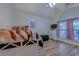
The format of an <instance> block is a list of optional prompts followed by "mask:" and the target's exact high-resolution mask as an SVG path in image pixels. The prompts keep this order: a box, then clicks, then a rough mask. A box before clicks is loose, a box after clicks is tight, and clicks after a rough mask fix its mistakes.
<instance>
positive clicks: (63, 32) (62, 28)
mask: <svg viewBox="0 0 79 59" xmlns="http://www.w3.org/2000/svg"><path fill="white" fill-rule="evenodd" d="M59 37H60V38H61V39H66V38H67V22H60V23H59Z"/></svg>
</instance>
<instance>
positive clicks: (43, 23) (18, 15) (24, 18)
mask: <svg viewBox="0 0 79 59" xmlns="http://www.w3.org/2000/svg"><path fill="white" fill-rule="evenodd" d="M14 15H15V25H20V26H22V25H29V24H30V21H31V20H34V21H35V25H36V27H35V28H32V31H34V32H38V34H49V27H50V26H49V19H47V18H44V17H40V16H35V15H31V14H28V13H27V12H23V11H18V10H15V14H14Z"/></svg>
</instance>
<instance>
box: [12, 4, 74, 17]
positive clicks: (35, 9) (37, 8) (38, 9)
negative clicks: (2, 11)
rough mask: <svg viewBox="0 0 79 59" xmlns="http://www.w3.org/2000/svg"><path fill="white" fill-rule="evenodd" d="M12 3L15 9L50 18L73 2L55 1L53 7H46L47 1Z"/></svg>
mask: <svg viewBox="0 0 79 59" xmlns="http://www.w3.org/2000/svg"><path fill="white" fill-rule="evenodd" d="M13 5H14V9H15V10H19V11H23V12H26V13H30V14H33V15H38V16H42V17H46V18H50V19H52V18H53V17H55V16H57V15H58V14H60V12H62V11H63V10H65V9H67V8H68V7H71V6H72V5H74V4H69V5H68V4H66V3H56V5H55V6H54V7H53V8H50V7H46V6H47V5H48V3H15V4H13Z"/></svg>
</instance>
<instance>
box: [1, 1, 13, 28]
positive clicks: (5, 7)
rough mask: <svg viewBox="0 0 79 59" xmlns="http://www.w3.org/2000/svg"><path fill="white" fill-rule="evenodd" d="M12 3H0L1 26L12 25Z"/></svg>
mask: <svg viewBox="0 0 79 59" xmlns="http://www.w3.org/2000/svg"><path fill="white" fill-rule="evenodd" d="M12 10H13V9H12V6H11V4H4V3H2V4H1V3H0V28H7V27H10V26H12V20H13V14H12V13H13V11H12Z"/></svg>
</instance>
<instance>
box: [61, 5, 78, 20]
mask: <svg viewBox="0 0 79 59" xmlns="http://www.w3.org/2000/svg"><path fill="white" fill-rule="evenodd" d="M75 17H79V6H76V7H73V8H70V9H68V10H66V11H64V13H63V14H62V15H61V17H60V20H67V19H69V18H75Z"/></svg>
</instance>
